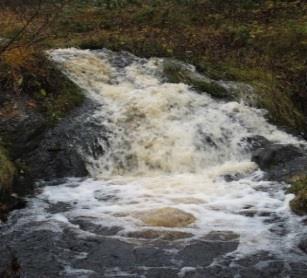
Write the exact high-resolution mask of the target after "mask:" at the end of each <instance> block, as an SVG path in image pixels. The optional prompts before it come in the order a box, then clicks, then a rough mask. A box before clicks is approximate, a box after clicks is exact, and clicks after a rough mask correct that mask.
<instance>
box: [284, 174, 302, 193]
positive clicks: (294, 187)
mask: <svg viewBox="0 0 307 278" xmlns="http://www.w3.org/2000/svg"><path fill="white" fill-rule="evenodd" d="M292 180H293V181H292V184H291V187H290V188H289V189H288V192H289V193H293V194H298V193H299V192H300V191H301V190H304V189H307V176H303V177H297V178H295V177H294V178H292Z"/></svg>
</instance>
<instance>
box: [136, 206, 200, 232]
mask: <svg viewBox="0 0 307 278" xmlns="http://www.w3.org/2000/svg"><path fill="white" fill-rule="evenodd" d="M137 216H138V218H140V219H141V220H142V221H143V222H144V223H145V224H146V225H148V226H155V227H168V228H174V227H186V226H188V225H190V224H192V223H194V222H195V221H196V218H195V217H194V215H193V214H191V213H188V212H185V211H182V210H180V209H176V208H171V207H165V208H160V209H155V210H149V211H145V212H144V213H141V214H139V215H137Z"/></svg>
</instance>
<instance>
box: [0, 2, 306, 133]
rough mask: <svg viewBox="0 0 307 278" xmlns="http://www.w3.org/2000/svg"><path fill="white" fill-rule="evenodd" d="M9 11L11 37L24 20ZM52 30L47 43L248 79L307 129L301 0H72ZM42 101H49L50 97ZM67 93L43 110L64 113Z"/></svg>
mask: <svg viewBox="0 0 307 278" xmlns="http://www.w3.org/2000/svg"><path fill="white" fill-rule="evenodd" d="M30 10H31V6H30ZM7 13H8V11H6V12H5V13H0V26H1V27H2V28H1V29H0V30H1V31H0V36H1V35H2V36H8V37H9V36H13V35H14V33H16V32H17V31H18V28H20V27H19V25H20V22H19V20H18V17H17V16H16V15H14V14H13V15H10V14H7ZM10 18H11V19H13V21H14V24H12V23H11V22H12V21H11V22H10V21H9V20H8V19H10ZM35 22H38V23H39V22H40V21H39V20H37V21H35ZM32 29H35V26H34V27H32ZM51 29H52V32H51V33H50V35H49V36H48V37H47V38H46V39H45V40H44V41H43V42H41V43H40V48H41V49H46V48H51V47H68V46H74V47H76V46H79V47H81V48H91V49H93V48H102V47H107V48H110V49H113V50H128V51H130V52H132V53H134V54H136V55H139V56H144V57H150V56H164V57H165V56H166V57H175V58H179V59H181V60H183V61H186V62H189V63H192V64H194V65H195V66H196V67H197V69H198V70H200V71H201V72H205V73H206V74H207V75H208V76H209V77H211V78H213V79H225V80H237V81H242V82H247V83H250V84H251V85H253V86H254V87H255V89H256V93H257V94H258V95H259V98H258V99H259V103H258V105H259V107H262V108H265V109H267V110H268V111H269V112H270V114H269V115H270V120H271V121H273V122H274V123H276V124H278V125H280V126H283V127H287V128H289V129H292V130H296V131H298V132H305V133H306V134H307V124H306V122H307V121H306V116H307V92H306V82H307V81H306V65H307V61H306V52H307V4H306V2H305V1H303V0H293V1H281V0H277V1H276V0H275V1H273V0H268V1H241V0H234V1H221V0H215V1H213V0H193V1H184V0H182V1H179V0H177V1H176V0H166V1H149V0H144V1H138V0H135V1H96V2H95V3H93V1H85V0H83V1H81V0H72V1H71V2H70V4H69V5H68V6H67V7H66V9H64V10H63V12H62V14H61V15H60V17H59V18H58V20H57V21H56V22H55V23H54V25H53V26H52V28H51ZM39 51H41V50H39ZM13 57H16V54H14V55H13ZM8 58H9V57H8ZM20 58H22V57H20ZM14 59H15V58H14ZM15 60H16V59H15ZM21 62H22V60H21ZM0 67H1V66H0ZM31 70H32V69H31ZM14 78H15V80H17V84H18V82H21V80H22V79H20V78H19V75H17V74H16V75H15V77H14ZM15 84H16V82H15ZM209 85H212V84H209ZM17 87H18V86H17ZM207 87H208V86H207ZM209 87H210V88H209V89H212V88H211V87H212V86H209ZM206 89H207V90H208V88H206ZM213 89H214V90H215V89H216V88H213ZM45 91H46V92H47V95H50V94H49V92H48V91H47V90H45V88H43V89H42V90H39V92H41V95H45ZM64 91H65V90H64ZM38 95H39V94H38ZM67 96H69V94H67ZM62 98H64V100H62ZM39 99H40V100H42V101H41V103H43V100H44V98H39ZM68 99H69V100H66V99H65V97H59V99H58V100H57V101H55V102H54V104H52V105H49V103H50V99H49V98H45V100H46V105H45V108H44V109H46V110H48V111H50V115H54V118H61V113H62V112H61V111H65V109H66V108H65V107H66V106H65V103H66V102H67V103H68V102H69V101H70V98H69V97H68ZM72 100H73V102H74V101H75V100H76V99H75V98H73V99H72ZM76 102H78V101H76ZM62 104H64V105H62ZM48 107H49V108H48ZM57 109H59V110H60V112H59V113H58V111H57ZM52 110H53V111H52ZM306 136H307V135H306Z"/></svg>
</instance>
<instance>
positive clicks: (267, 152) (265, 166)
mask: <svg viewBox="0 0 307 278" xmlns="http://www.w3.org/2000/svg"><path fill="white" fill-rule="evenodd" d="M252 161H254V162H255V163H257V164H258V166H259V168H260V169H261V170H263V171H265V172H266V173H267V178H268V179H271V180H277V181H285V182H291V180H292V178H293V177H294V176H297V175H302V174H304V173H306V171H307V155H306V150H304V149H303V148H300V147H298V146H294V145H290V144H289V145H283V144H266V145H265V146H263V147H261V148H258V149H257V150H255V151H254V152H253V153H252Z"/></svg>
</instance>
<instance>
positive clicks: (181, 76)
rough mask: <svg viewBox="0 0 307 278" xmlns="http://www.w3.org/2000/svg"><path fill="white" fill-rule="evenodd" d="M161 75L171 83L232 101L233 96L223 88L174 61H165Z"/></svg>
mask: <svg viewBox="0 0 307 278" xmlns="http://www.w3.org/2000/svg"><path fill="white" fill-rule="evenodd" d="M163 73H164V75H165V76H166V78H167V80H168V81H169V82H172V83H180V82H182V83H185V84H188V85H191V86H192V87H193V88H194V89H195V90H197V91H200V92H206V93H208V94H209V95H211V96H213V97H215V98H222V99H225V98H226V99H233V95H232V94H231V93H230V92H228V91H227V90H226V89H225V88H224V87H223V86H221V85H219V84H218V83H217V81H214V80H212V79H210V78H207V77H206V76H204V75H202V74H200V73H198V72H196V71H195V69H194V67H192V66H190V65H187V64H185V63H182V62H180V61H177V60H174V59H165V60H164V64H163Z"/></svg>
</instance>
